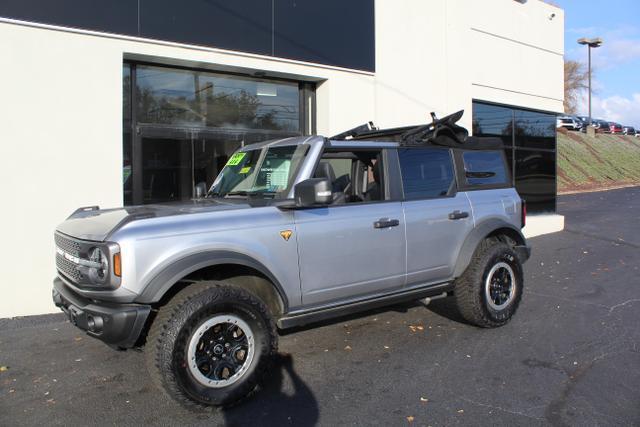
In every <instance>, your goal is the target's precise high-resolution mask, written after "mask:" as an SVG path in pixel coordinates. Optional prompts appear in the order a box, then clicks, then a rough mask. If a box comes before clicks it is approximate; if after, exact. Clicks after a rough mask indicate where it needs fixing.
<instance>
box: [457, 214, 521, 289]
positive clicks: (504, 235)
mask: <svg viewBox="0 0 640 427" xmlns="http://www.w3.org/2000/svg"><path fill="white" fill-rule="evenodd" d="M489 237H496V238H498V239H501V240H503V241H505V243H509V244H510V245H511V246H514V247H515V248H516V249H517V248H526V250H524V251H517V252H518V253H519V256H520V258H521V259H520V261H521V262H523V263H524V262H525V261H526V259H527V258H528V252H529V248H528V246H527V242H526V239H525V237H524V235H523V234H522V231H520V229H518V228H517V227H515V226H514V225H512V224H509V223H508V222H506V221H504V220H502V219H498V218H491V219H488V220H486V221H484V222H481V223H480V224H478V225H477V226H476V227H475V228H474V229H473V230H472V231H471V232H470V233H469V235H468V236H467V238H466V239H465V241H464V243H463V244H462V248H461V249H460V253H459V254H458V260H457V261H456V265H455V269H454V272H453V277H454V278H457V277H460V275H462V273H464V271H465V270H466V269H467V267H468V266H469V263H470V262H471V259H472V258H473V254H474V253H475V251H476V249H477V248H478V246H479V245H480V243H481V242H482V241H483V240H485V239H487V238H489ZM520 252H523V254H522V255H520Z"/></svg>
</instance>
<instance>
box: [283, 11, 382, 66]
mask: <svg viewBox="0 0 640 427" xmlns="http://www.w3.org/2000/svg"><path fill="white" fill-rule="evenodd" d="M274 5H275V10H274V12H275V13H274V18H275V19H274V24H275V25H274V29H275V43H274V47H275V51H274V54H275V56H278V57H283V58H293V59H301V60H304V61H309V62H319V63H322V64H330V65H336V66H341V67H347V68H355V69H360V70H370V71H373V70H374V69H375V39H374V29H375V22H374V18H375V17H374V5H373V0H322V1H318V0H276V1H275V3H274Z"/></svg>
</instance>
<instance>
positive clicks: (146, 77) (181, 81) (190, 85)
mask: <svg viewBox="0 0 640 427" xmlns="http://www.w3.org/2000/svg"><path fill="white" fill-rule="evenodd" d="M136 82H137V87H136V89H137V97H138V106H137V108H138V109H137V112H138V121H140V122H142V123H156V124H172V125H181V126H185V125H187V126H202V127H215V128H239V127H240V128H245V129H268V130H282V131H291V132H298V131H300V114H299V92H298V84H297V83H290V82H273V81H268V82H267V81H262V80H259V79H253V78H249V77H241V76H230V75H223V74H214V73H208V72H201V71H191V70H179V69H166V68H162V67H151V66H138V67H137V76H136Z"/></svg>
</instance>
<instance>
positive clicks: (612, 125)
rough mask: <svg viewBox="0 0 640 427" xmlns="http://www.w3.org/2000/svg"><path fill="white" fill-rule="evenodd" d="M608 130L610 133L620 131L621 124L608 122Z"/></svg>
mask: <svg viewBox="0 0 640 427" xmlns="http://www.w3.org/2000/svg"><path fill="white" fill-rule="evenodd" d="M609 130H610V132H611V133H622V125H621V124H620V123H616V122H609Z"/></svg>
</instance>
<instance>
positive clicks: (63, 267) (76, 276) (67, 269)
mask: <svg viewBox="0 0 640 427" xmlns="http://www.w3.org/2000/svg"><path fill="white" fill-rule="evenodd" d="M56 237H57V236H56ZM56 267H58V271H60V273H62V274H64V275H65V276H67V277H68V278H69V279H71V280H73V281H74V282H76V283H80V282H81V281H82V279H83V277H84V276H83V275H82V273H80V272H79V271H78V269H77V268H76V265H75V264H74V263H72V262H71V261H69V260H68V259H66V258H64V257H63V256H62V255H60V254H56Z"/></svg>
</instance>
